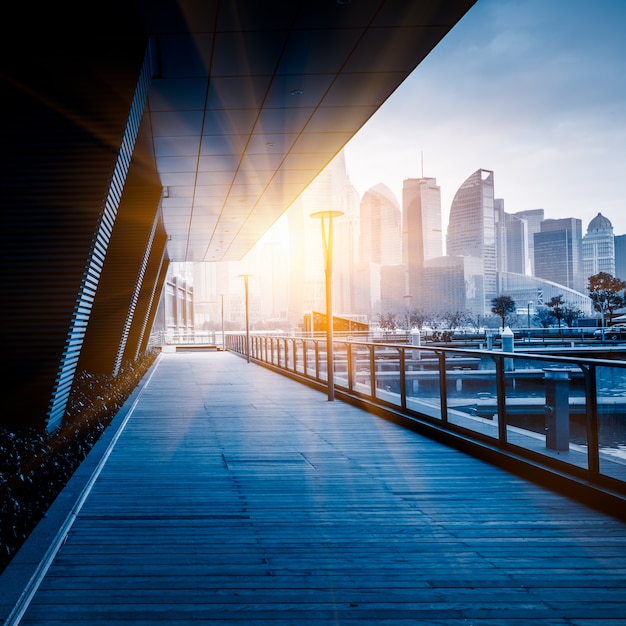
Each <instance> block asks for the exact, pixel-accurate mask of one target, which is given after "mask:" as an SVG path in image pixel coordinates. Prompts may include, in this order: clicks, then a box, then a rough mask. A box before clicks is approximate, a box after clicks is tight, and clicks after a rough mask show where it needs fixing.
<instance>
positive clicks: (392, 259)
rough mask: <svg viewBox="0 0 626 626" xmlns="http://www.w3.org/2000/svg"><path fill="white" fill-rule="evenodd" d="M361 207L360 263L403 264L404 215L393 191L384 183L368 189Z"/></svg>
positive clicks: (362, 199)
mask: <svg viewBox="0 0 626 626" xmlns="http://www.w3.org/2000/svg"><path fill="white" fill-rule="evenodd" d="M360 208H361V217H360V248H361V250H360V254H359V260H360V262H361V263H378V264H379V265H399V264H400V263H402V248H401V235H402V216H401V212H400V206H399V205H398V201H397V199H396V197H395V196H394V195H393V192H392V191H391V189H389V187H387V185H384V184H382V183H380V184H378V185H376V186H374V187H372V188H371V189H368V190H367V191H366V192H365V193H364V194H363V198H361V206H360Z"/></svg>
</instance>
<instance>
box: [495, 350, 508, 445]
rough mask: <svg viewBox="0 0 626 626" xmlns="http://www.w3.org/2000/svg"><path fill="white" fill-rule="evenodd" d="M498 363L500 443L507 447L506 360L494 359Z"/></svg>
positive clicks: (497, 389)
mask: <svg viewBox="0 0 626 626" xmlns="http://www.w3.org/2000/svg"><path fill="white" fill-rule="evenodd" d="M494 358H495V363H496V401H497V406H498V441H499V443H500V446H501V447H503V448H504V447H505V446H506V442H507V432H506V423H507V419H506V376H505V374H504V366H505V359H503V358H502V357H494Z"/></svg>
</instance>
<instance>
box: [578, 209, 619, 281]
mask: <svg viewBox="0 0 626 626" xmlns="http://www.w3.org/2000/svg"><path fill="white" fill-rule="evenodd" d="M614 240H615V237H614V236H613V224H611V221H610V220H609V219H608V218H606V217H604V215H602V213H598V214H597V215H596V216H595V217H594V218H593V219H592V220H591V221H590V222H589V226H587V234H586V235H585V236H584V237H583V272H584V275H585V280H586V279H587V278H589V276H593V275H594V274H597V273H598V272H606V273H607V274H610V275H611V276H615V241H614Z"/></svg>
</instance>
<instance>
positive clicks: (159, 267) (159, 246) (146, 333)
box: [124, 213, 169, 360]
mask: <svg viewBox="0 0 626 626" xmlns="http://www.w3.org/2000/svg"><path fill="white" fill-rule="evenodd" d="M166 246H167V234H166V232H165V226H164V224H163V218H162V216H161V214H160V213H159V215H158V216H157V219H156V223H155V228H154V238H153V240H152V245H151V246H150V254H149V256H148V259H147V262H146V269H145V273H144V279H143V281H142V284H141V291H140V292H139V298H138V300H137V307H136V311H135V315H134V317H133V323H132V325H131V328H130V332H129V334H128V341H127V342H126V351H125V353H124V359H127V360H135V359H136V358H137V357H138V356H139V355H140V354H141V353H143V352H145V351H146V350H147V349H148V343H149V340H150V331H151V330H152V327H153V325H154V319H155V316H156V312H157V308H158V306H159V299H160V296H161V292H162V290H163V285H164V284H165V277H166V275H167V269H168V267H169V257H168V256H167V251H166Z"/></svg>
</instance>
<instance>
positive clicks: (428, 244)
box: [402, 178, 443, 308]
mask: <svg viewBox="0 0 626 626" xmlns="http://www.w3.org/2000/svg"><path fill="white" fill-rule="evenodd" d="M442 254H443V234H442V229H441V190H440V188H439V186H438V185H437V180H436V179H435V178H407V179H405V180H404V183H403V186H402V263H403V264H404V266H405V268H406V271H407V284H406V289H407V293H406V294H405V295H411V296H413V305H412V306H414V307H416V308H417V307H420V306H422V305H423V301H422V298H421V293H422V289H423V281H422V277H423V270H424V263H425V262H426V261H428V260H429V259H434V258H437V257H440V256H441V255H442Z"/></svg>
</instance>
